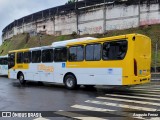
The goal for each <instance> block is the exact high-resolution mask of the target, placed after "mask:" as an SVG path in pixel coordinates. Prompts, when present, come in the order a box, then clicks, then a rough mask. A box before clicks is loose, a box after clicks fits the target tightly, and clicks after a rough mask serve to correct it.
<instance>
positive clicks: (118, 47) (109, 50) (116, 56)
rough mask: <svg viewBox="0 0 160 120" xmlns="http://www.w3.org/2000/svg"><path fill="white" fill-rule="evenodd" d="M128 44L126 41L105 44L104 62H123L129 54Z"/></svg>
mask: <svg viewBox="0 0 160 120" xmlns="http://www.w3.org/2000/svg"><path fill="white" fill-rule="evenodd" d="M127 48H128V44H127V41H126V40H121V41H113V42H105V43H104V44H103V59H104V60H122V59H124V57H125V55H126V52H127Z"/></svg>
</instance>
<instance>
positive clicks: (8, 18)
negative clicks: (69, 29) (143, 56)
mask: <svg viewBox="0 0 160 120" xmlns="http://www.w3.org/2000/svg"><path fill="white" fill-rule="evenodd" d="M67 1H68V0H0V44H1V36H2V30H3V28H5V27H6V26H7V25H8V24H9V23H11V22H13V21H14V20H16V19H19V18H21V17H23V16H26V15H29V14H32V13H34V12H38V11H40V10H44V9H47V8H51V7H55V6H59V5H64V4H65V3H66V2H67Z"/></svg>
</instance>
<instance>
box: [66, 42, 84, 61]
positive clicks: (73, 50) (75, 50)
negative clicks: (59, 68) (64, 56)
mask: <svg viewBox="0 0 160 120" xmlns="http://www.w3.org/2000/svg"><path fill="white" fill-rule="evenodd" d="M83 60H84V46H82V45H80V46H73V47H70V48H69V61H83Z"/></svg>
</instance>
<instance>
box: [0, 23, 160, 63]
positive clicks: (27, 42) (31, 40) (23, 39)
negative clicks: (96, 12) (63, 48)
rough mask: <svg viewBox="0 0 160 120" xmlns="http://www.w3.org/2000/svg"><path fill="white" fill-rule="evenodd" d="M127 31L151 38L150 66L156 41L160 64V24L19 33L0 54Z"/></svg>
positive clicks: (0, 48)
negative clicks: (56, 33) (92, 31)
mask: <svg viewBox="0 0 160 120" xmlns="http://www.w3.org/2000/svg"><path fill="white" fill-rule="evenodd" d="M129 33H140V34H144V35H146V36H148V37H150V38H151V40H152V66H154V63H155V44H156V42H157V41H158V40H159V41H158V58H157V66H160V24H157V25H151V26H144V27H138V28H130V29H126V30H114V31H109V32H107V33H106V34H92V35H88V34H86V35H82V36H79V35H75V34H74V35H61V36H51V35H43V36H42V37H41V38H40V37H39V36H34V37H30V36H29V35H28V34H27V33H23V34H19V35H16V36H13V37H12V38H11V39H7V40H5V42H4V43H3V44H2V45H1V46H0V55H6V54H7V53H8V51H10V50H15V49H21V48H32V47H39V46H47V45H51V44H52V43H53V42H55V41H63V40H69V39H73V38H78V37H88V36H90V37H97V38H101V37H109V36H115V35H122V34H129Z"/></svg>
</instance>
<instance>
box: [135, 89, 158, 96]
mask: <svg viewBox="0 0 160 120" xmlns="http://www.w3.org/2000/svg"><path fill="white" fill-rule="evenodd" d="M134 92H135V93H136V94H139V93H142V91H137V90H136V91H134ZM143 93H146V94H155V95H160V93H159V92H149V91H147V92H145V91H144V92H143Z"/></svg>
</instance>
